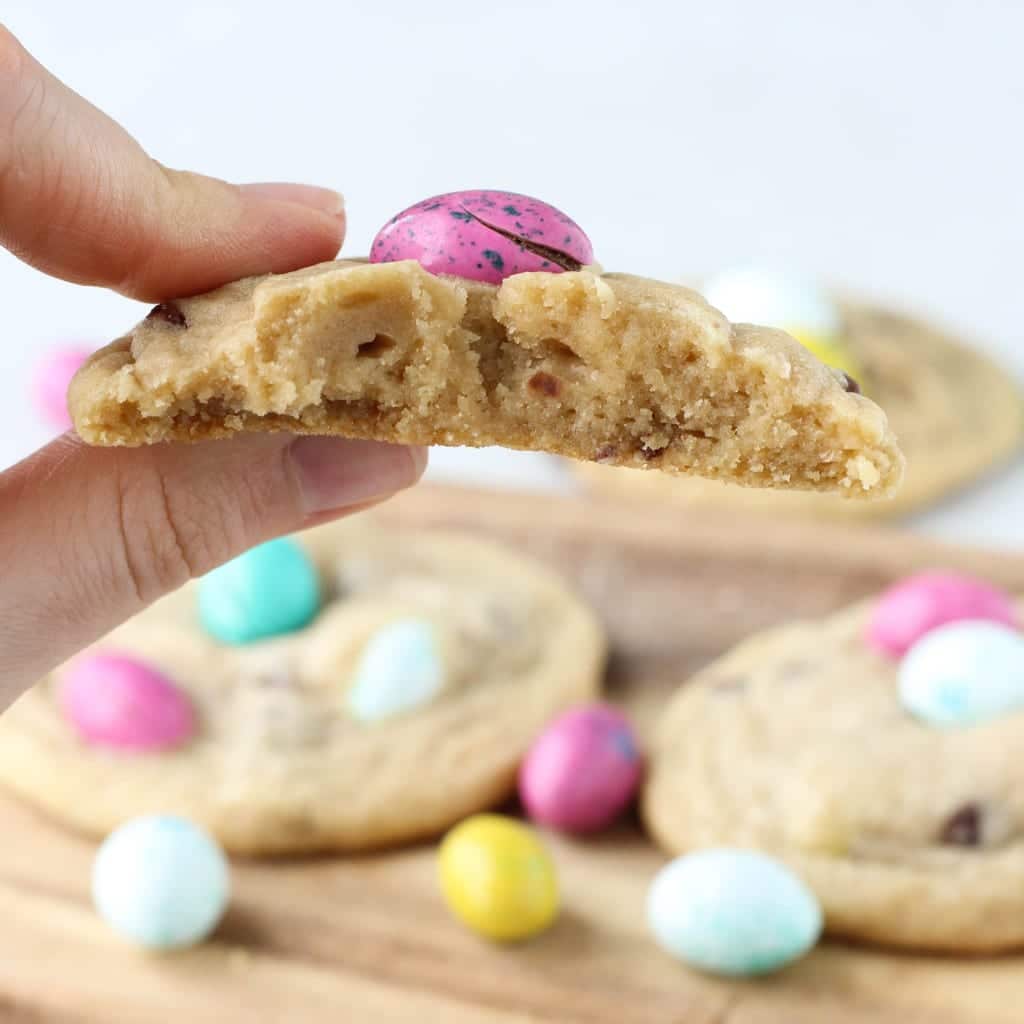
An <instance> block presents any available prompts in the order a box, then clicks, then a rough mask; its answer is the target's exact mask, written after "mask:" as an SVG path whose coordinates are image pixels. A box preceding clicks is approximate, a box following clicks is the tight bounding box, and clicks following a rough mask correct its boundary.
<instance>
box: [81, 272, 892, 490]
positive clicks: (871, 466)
mask: <svg viewBox="0 0 1024 1024" xmlns="http://www.w3.org/2000/svg"><path fill="white" fill-rule="evenodd" d="M850 387H851V385H850V382H849V379H848V378H847V377H846V376H845V375H843V374H841V373H838V372H836V371H832V370H830V369H828V368H826V367H825V366H823V365H822V364H821V363H820V362H818V361H817V360H816V359H814V358H813V357H812V356H811V355H810V354H809V353H808V352H807V351H806V350H805V349H804V348H803V347H802V346H800V345H799V344H797V343H796V342H795V341H794V340H793V339H792V338H790V337H788V336H787V335H785V334H784V333H782V332H780V331H775V330H769V329H767V328H758V327H752V326H749V325H740V326H733V325H730V324H729V322H728V321H727V320H726V319H725V317H724V316H723V315H722V314H721V313H719V312H718V311H717V310H715V309H712V308H711V307H710V306H709V305H708V304H707V303H706V302H704V300H703V299H701V298H700V296H698V295H697V294H696V293H695V292H693V291H690V290H689V289H687V288H684V287H682V286H680V285H671V284H664V283H661V282H657V281H651V280H646V279H644V278H639V277H631V276H629V275H625V274H603V273H599V272H597V271H596V270H594V269H593V268H590V269H587V268H584V269H582V270H579V271H575V272H566V273H545V272H534V273H521V274H516V275H514V276H511V277H508V278H506V279H505V280H503V281H502V282H501V283H500V284H498V285H495V284H490V283H487V282H484V281H472V280H467V279H464V278H457V277H446V276H440V275H437V276H435V275H432V274H429V273H427V272H426V271H425V270H424V269H423V268H422V267H421V266H420V265H419V264H418V263H416V262H415V261H412V260H403V261H398V262H392V263H380V264H366V263H360V262H358V261H337V262H333V263H325V264H321V265H320V266H317V267H311V268H308V269H306V270H300V271H296V272H294V273H291V274H283V275H279V276H269V277H257V278H250V279H248V280H244V281H239V282H236V283H234V284H230V285H227V286H225V287H223V288H220V289H218V290H217V291H215V292H211V293H210V294H208V295H204V296H200V297H198V298H192V299H182V300H179V301H176V302H167V303H163V304H161V305H159V306H157V307H156V308H155V309H154V310H153V311H152V312H151V313H150V314H149V316H148V317H147V318H146V319H145V320H144V321H143V322H142V323H140V324H139V325H138V326H137V327H136V328H135V329H134V330H133V331H132V332H131V333H130V334H128V335H126V336H125V337H123V338H121V339H120V340H119V341H116V342H114V343H113V344H112V345H109V346H107V347H106V348H105V349H102V350H101V351H100V352H99V353H97V354H96V355H94V356H93V357H92V358H91V359H90V361H89V362H88V363H87V364H86V365H85V367H84V368H83V369H82V370H81V371H80V372H79V374H78V376H77V377H76V378H75V380H74V381H73V383H72V386H71V390H70V395H69V403H70V408H71V413H72V417H73V419H74V423H75V428H76V429H77V431H78V433H79V434H80V435H81V436H82V438H83V439H84V440H86V441H87V442H89V443H90V444H102V445H119V444H127V445H137V444H146V443H153V442H157V441H164V440H170V439H174V440H196V439H200V438H207V437H224V436H228V435H231V434H233V433H235V432H236V431H240V430H289V431H294V432H297V433H321V434H342V435H345V436H349V437H366V438H376V439H379V440H384V441H394V442H402V443H415V444H445V445H474V446H481V445H495V444H499V445H504V446H506V447H511V448H524V449H537V450H543V451H549V452H556V453H560V454H563V455H570V456H573V457H574V458H579V459H590V460H594V461H599V462H605V463H610V464H615V465H621V466H632V467H635V468H641V469H646V470H651V469H660V470H664V471H667V472H671V473H699V474H702V475H706V476H709V477H716V478H719V479H727V480H731V481H734V482H737V483H742V484H748V485H754V486H775V487H792V488H806V489H811V490H827V491H836V492H840V493H842V494H844V495H847V496H852V497H876V496H884V495H886V494H888V493H890V492H892V491H893V490H894V489H895V488H896V487H897V485H898V483H899V481H900V478H901V475H902V467H903V457H902V455H901V454H900V452H899V449H898V448H897V445H896V442H895V440H894V439H893V435H892V433H891V431H890V430H889V427H888V425H887V422H886V418H885V415H884V414H883V413H882V412H881V411H880V410H879V408H878V407H877V406H876V405H875V404H874V403H873V402H872V401H871V400H870V399H867V398H865V397H863V396H862V395H860V394H855V393H851V391H850V390H849V388H850Z"/></svg>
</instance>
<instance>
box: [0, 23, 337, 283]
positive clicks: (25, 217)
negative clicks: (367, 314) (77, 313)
mask: <svg viewBox="0 0 1024 1024" xmlns="http://www.w3.org/2000/svg"><path fill="white" fill-rule="evenodd" d="M344 233H345V218H344V209H343V206H342V200H341V196H339V195H338V194H337V193H336V192H332V191H330V190H329V189H322V188H316V187H313V186H310V185H281V184H270V185H262V184H261V185H246V186H236V185H230V184H228V183H227V182H224V181H219V180H218V179H216V178H208V177H205V176H203V175H200V174H190V173H187V172H185V171H172V170H169V169H168V168H166V167H163V166H161V165H160V164H158V163H157V162H156V161H155V160H152V159H151V158H150V157H149V156H147V154H146V152H145V151H144V150H143V149H142V147H141V146H140V145H139V144H138V143H137V142H136V141H135V140H134V139H133V138H132V137H131V136H130V135H129V134H128V133H127V132H126V131H125V130H124V129H123V128H122V127H121V126H120V125H119V124H117V123H116V122H115V121H113V120H111V119H110V118H109V117H107V116H106V115H105V114H103V113H102V112H101V111H99V110H97V109H96V108H95V107H94V106H92V105H91V104H90V103H88V102H87V101H86V100H84V99H83V98H82V97H81V96H79V95H78V94H77V93H75V92H73V91H72V90H71V89H69V88H68V87H67V86H66V85H64V84H63V83H62V82H60V81H58V80H57V79H56V78H54V77H53V75H51V74H50V73H49V72H48V71H47V70H46V69H45V68H44V67H42V66H41V65H40V64H39V63H38V62H37V61H36V60H35V59H33V57H32V56H31V55H30V54H29V53H28V52H27V51H26V50H25V49H24V47H22V46H21V44H20V43H19V42H18V41H17V40H16V39H15V38H14V36H12V35H11V33H10V32H8V31H7V30H6V29H5V28H4V27H3V26H2V25H0V245H4V246H5V247H6V248H8V249H10V250H11V252H13V253H14V254H15V255H16V256H18V257H20V258H21V259H23V260H25V262H26V263H30V264H32V265H33V266H34V267H37V268H38V269H40V270H42V271H44V272H45V273H48V274H52V275H54V276H55V277H62V278H64V279H65V280H67V281H75V282H78V283H80V284H93V285H104V286H106V287H109V288H113V289H115V290H117V291H120V292H122V293H124V294H125V295H131V296H133V297H134V298H138V299H146V300H152V301H158V300H160V299H166V298H168V297H169V296H177V295H194V294H196V293H197V292H201V291H207V290H209V289H211V288H214V287H216V286H217V285H221V284H224V282H226V281H231V280H235V279H236V278H239V277H247V276H249V275H250V274H265V273H268V272H280V271H285V270H294V269H295V268H296V267H300V266H306V265H308V264H311V263H318V262H321V261H323V260H329V259H332V258H333V257H334V255H335V254H336V253H337V251H338V248H339V246H340V245H341V241H342V238H343V236H344Z"/></svg>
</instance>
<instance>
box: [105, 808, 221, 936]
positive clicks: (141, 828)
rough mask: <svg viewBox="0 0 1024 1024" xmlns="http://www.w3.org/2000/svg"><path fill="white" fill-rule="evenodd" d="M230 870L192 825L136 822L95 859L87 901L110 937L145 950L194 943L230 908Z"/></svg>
mask: <svg viewBox="0 0 1024 1024" xmlns="http://www.w3.org/2000/svg"><path fill="white" fill-rule="evenodd" d="M229 889H230V882H229V877H228V864H227V861H226V860H225V858H224V854H223V853H221V851H220V847H219V846H218V845H217V844H216V843H215V842H214V841H213V840H212V839H211V838H210V837H209V836H208V835H207V834H206V833H205V832H204V831H203V830H202V829H201V828H199V827H198V826H197V825H193V824H192V822H190V821H187V820H186V819H184V818H176V817H173V816H171V815H153V816H151V817H145V818H135V819H133V820H132V821H129V822H127V823H126V824H124V825H122V826H121V827H120V828H119V829H117V830H116V831H115V832H112V833H111V834H110V835H109V836H108V837H107V838H106V840H105V841H104V842H103V844H102V845H101V846H100V848H99V850H98V852H97V853H96V859H95V861H94V862H93V868H92V898H93V902H94V903H95V905H96V909H97V910H98V911H99V913H100V915H101V916H102V917H103V919H104V920H105V921H106V922H107V924H109V925H110V926H111V927H112V928H113V929H114V930H115V931H117V932H119V933H120V934H121V935H123V936H124V937H125V938H128V939H131V940H132V941H133V942H137V943H139V944H140V945H142V946H146V947H147V948H149V949H178V948H180V947H182V946H191V945H192V944H193V943H196V942H200V941H201V940H202V939H204V938H205V937H206V936H207V935H208V934H209V933H210V932H211V931H213V929H214V928H215V927H216V925H217V922H218V921H219V920H220V919H221V916H222V915H223V913H224V909H225V907H226V906H227V903H228V893H229Z"/></svg>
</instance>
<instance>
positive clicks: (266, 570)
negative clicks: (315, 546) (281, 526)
mask: <svg viewBox="0 0 1024 1024" xmlns="http://www.w3.org/2000/svg"><path fill="white" fill-rule="evenodd" d="M319 608H320V579H319V576H318V575H317V571H316V566H314V565H313V563H312V561H310V558H309V556H308V555H307V554H306V552H305V551H304V550H303V548H302V547H301V546H300V545H299V544H297V543H296V542H295V541H293V540H289V539H288V538H287V537H281V538H279V539H278V540H272V541H269V542H268V543H266V544H261V545H260V546H259V547H255V548H252V550H250V551H246V552H245V554H244V555H239V556H238V558H234V559H232V560H231V561H230V562H227V563H226V564H225V565H222V566H220V568H218V569H214V570H213V571H212V572H209V573H207V574H206V575H205V576H204V577H203V578H202V579H201V580H200V581H199V620H200V622H201V623H202V625H203V628H204V629H205V630H206V632H207V633H209V634H210V635H211V636H212V637H215V638H216V639H217V640H220V641H221V642H222V643H226V644H249V643H252V642H253V641H254V640H262V639H264V638H265V637H269V636H276V635H278V634H279V633H290V632H292V631H293V630H296V629H301V628H302V627H303V626H305V625H308V623H309V622H310V621H311V620H312V619H313V617H314V616H315V615H316V613H317V611H318V610H319Z"/></svg>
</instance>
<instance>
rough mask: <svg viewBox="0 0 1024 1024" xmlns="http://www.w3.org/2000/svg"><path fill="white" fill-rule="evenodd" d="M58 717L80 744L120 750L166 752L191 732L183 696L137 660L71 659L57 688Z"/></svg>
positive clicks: (112, 655)
mask: <svg viewBox="0 0 1024 1024" xmlns="http://www.w3.org/2000/svg"><path fill="white" fill-rule="evenodd" d="M60 705H61V709H62V711H63V713H64V717H65V718H66V719H67V720H68V722H70V723H71V725H72V726H73V728H74V729H75V731H76V732H77V733H78V735H79V736H80V737H81V738H82V740H84V741H85V742H86V743H88V744H91V745H94V746H105V747H114V748H119V749H122V750H130V751H135V752H137V753H141V752H145V751H157V750H166V749H168V748H171V747H177V746H180V745H181V744H182V743H184V742H185V741H187V740H188V739H189V738H190V737H191V736H192V735H193V733H194V732H195V728H196V723H195V712H194V710H193V707H192V702H191V700H190V699H189V697H188V695H187V693H186V692H185V691H184V690H182V689H181V688H180V687H178V686H176V685H175V684H174V682H173V681H172V680H171V679H169V678H168V677H167V676H165V675H164V674H163V673H161V672H160V671H159V670H158V669H157V668H155V667H154V666H152V665H150V664H148V663H147V662H145V661H143V660H142V659H141V658H138V657H133V656H131V655H127V654H121V653H118V652H116V651H92V652H90V653H88V654H83V655H82V656H81V657H79V658H76V659H75V660H74V661H73V662H72V663H71V665H70V666H69V667H68V669H67V671H66V672H65V673H64V677H63V680H62V683H61V688H60Z"/></svg>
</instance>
